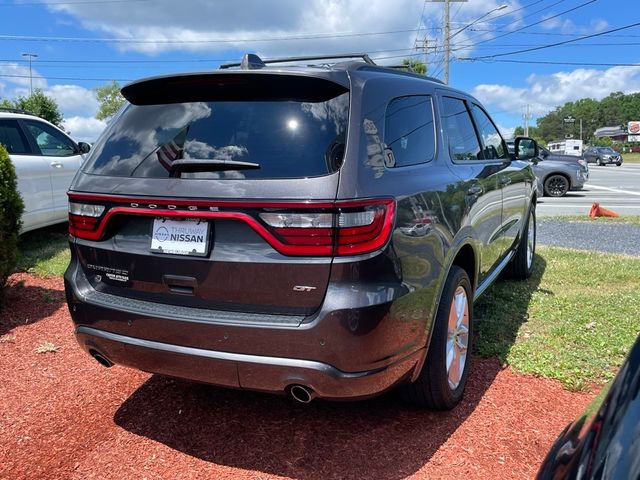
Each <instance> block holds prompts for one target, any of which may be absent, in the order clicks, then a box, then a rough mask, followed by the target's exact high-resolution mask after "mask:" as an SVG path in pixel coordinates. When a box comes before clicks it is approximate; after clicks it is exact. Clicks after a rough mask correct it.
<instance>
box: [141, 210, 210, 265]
mask: <svg viewBox="0 0 640 480" xmlns="http://www.w3.org/2000/svg"><path fill="white" fill-rule="evenodd" d="M208 243H209V222H207V221H204V220H198V219H195V220H192V219H184V220H173V219H168V218H156V219H154V220H153V229H152V232H151V251H152V252H156V253H170V254H173V255H196V256H204V255H206V254H207V246H208Z"/></svg>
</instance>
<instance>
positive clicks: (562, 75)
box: [473, 67, 640, 116]
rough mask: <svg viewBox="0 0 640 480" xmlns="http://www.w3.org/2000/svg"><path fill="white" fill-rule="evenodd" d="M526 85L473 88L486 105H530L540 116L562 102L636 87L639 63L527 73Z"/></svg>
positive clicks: (518, 109)
mask: <svg viewBox="0 0 640 480" xmlns="http://www.w3.org/2000/svg"><path fill="white" fill-rule="evenodd" d="M527 84H528V86H526V87H520V88H516V87H511V86H508V85H498V84H481V85H478V86H477V87H475V88H474V89H473V95H474V96H476V97H477V98H478V99H479V100H480V101H481V102H482V103H484V104H485V105H486V106H487V108H494V109H496V110H500V111H503V110H504V111H508V112H511V113H513V114H520V113H522V110H523V107H524V106H525V105H527V104H529V105H530V108H531V112H532V113H533V114H534V115H535V116H541V115H544V114H546V113H548V112H549V111H551V110H553V109H554V108H555V107H558V106H561V105H563V104H565V103H566V102H572V101H575V100H579V99H581V98H594V99H596V100H600V99H602V98H604V97H606V96H607V95H609V94H610V93H612V92H624V93H632V92H638V91H640V67H612V68H609V69H607V70H596V69H586V68H579V69H576V70H573V71H569V72H558V73H554V74H551V75H530V76H529V77H528V78H527Z"/></svg>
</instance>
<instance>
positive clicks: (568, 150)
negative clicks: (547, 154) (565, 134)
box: [547, 139, 582, 157]
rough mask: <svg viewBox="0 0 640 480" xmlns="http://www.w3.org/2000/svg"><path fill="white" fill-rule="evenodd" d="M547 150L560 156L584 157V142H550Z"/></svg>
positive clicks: (570, 140) (572, 140)
mask: <svg viewBox="0 0 640 480" xmlns="http://www.w3.org/2000/svg"><path fill="white" fill-rule="evenodd" d="M547 148H548V149H549V150H550V151H551V152H552V153H558V154H560V155H575V156H576V157H580V156H582V140H574V139H569V140H562V141H560V142H550V143H549V144H548V145H547Z"/></svg>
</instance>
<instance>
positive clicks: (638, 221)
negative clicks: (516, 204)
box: [538, 215, 640, 225]
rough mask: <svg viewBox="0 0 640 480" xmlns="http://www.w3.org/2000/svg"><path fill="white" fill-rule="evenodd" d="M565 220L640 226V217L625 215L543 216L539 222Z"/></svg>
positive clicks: (539, 218)
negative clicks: (592, 216) (594, 216)
mask: <svg viewBox="0 0 640 480" xmlns="http://www.w3.org/2000/svg"><path fill="white" fill-rule="evenodd" d="M545 219H550V220H563V221H568V222H592V223H594V224H595V223H627V224H630V225H640V215H624V216H621V217H596V218H591V217H589V216H587V215H543V216H539V217H538V220H545Z"/></svg>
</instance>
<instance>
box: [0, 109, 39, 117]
mask: <svg viewBox="0 0 640 480" xmlns="http://www.w3.org/2000/svg"><path fill="white" fill-rule="evenodd" d="M0 112H7V113H21V114H23V115H31V116H34V117H36V116H37V115H36V114H35V113H31V112H27V111H26V110H22V109H21V108H8V107H0Z"/></svg>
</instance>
